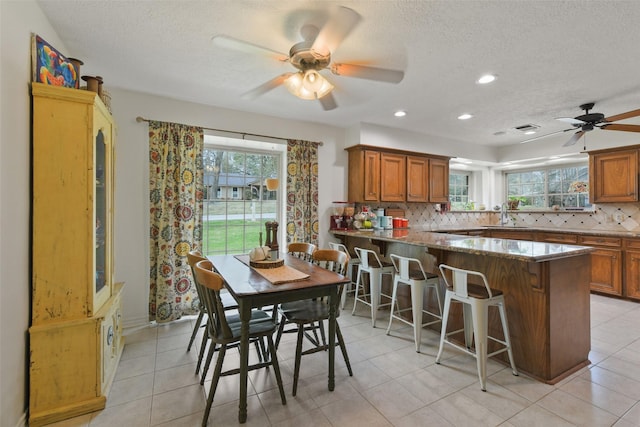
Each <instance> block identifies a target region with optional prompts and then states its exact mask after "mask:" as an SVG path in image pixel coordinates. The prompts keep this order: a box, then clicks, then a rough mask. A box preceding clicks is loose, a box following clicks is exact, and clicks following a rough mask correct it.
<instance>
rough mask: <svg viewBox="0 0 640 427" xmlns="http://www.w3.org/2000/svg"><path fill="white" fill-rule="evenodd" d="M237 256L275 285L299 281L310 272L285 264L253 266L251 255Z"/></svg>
mask: <svg viewBox="0 0 640 427" xmlns="http://www.w3.org/2000/svg"><path fill="white" fill-rule="evenodd" d="M235 257H236V259H238V260H239V261H240V262H242V263H243V264H245V265H247V266H249V268H251V269H253V271H255V272H256V273H258V274H260V275H261V276H262V277H264V278H265V279H267V280H268V281H269V282H271V283H272V284H274V285H278V284H280V283H289V282H297V281H300V280H306V279H308V278H309V275H308V274H306V273H303V272H301V271H298V270H296V269H295V268H292V267H289V266H288V265H283V266H282V267H276V268H253V267H251V265H250V264H249V255H235Z"/></svg>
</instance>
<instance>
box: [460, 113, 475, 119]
mask: <svg viewBox="0 0 640 427" xmlns="http://www.w3.org/2000/svg"><path fill="white" fill-rule="evenodd" d="M471 117H473V116H472V115H471V114H469V113H464V114H461V115H459V116H458V120H469V119H470V118H471Z"/></svg>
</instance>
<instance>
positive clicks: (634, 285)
mask: <svg viewBox="0 0 640 427" xmlns="http://www.w3.org/2000/svg"><path fill="white" fill-rule="evenodd" d="M624 248H625V253H624V288H625V289H624V291H625V296H626V297H628V298H632V299H636V300H640V239H625V241H624Z"/></svg>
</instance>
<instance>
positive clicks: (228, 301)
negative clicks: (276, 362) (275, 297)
mask: <svg viewBox="0 0 640 427" xmlns="http://www.w3.org/2000/svg"><path fill="white" fill-rule="evenodd" d="M206 260H207V258H205V257H203V256H202V254H200V252H198V251H191V252H189V253H188V254H187V261H188V262H189V266H190V267H191V272H192V273H193V282H194V284H195V287H196V292H197V293H198V300H199V301H198V305H199V307H200V313H199V314H198V318H197V319H196V323H195V325H194V327H193V332H192V333H191V338H190V340H189V345H188V346H187V351H190V350H191V345H192V344H193V341H194V339H195V337H196V335H197V333H198V330H199V329H200V328H206V326H207V322H206V320H205V321H204V322H203V319H204V316H205V315H207V308H206V306H205V305H204V297H203V295H202V292H203V291H202V286H201V285H200V284H199V283H198V280H196V274H195V271H194V268H195V266H196V264H197V263H198V262H200V261H206ZM220 300H221V302H222V306H223V307H224V309H225V310H226V311H231V310H237V308H238V303H237V302H236V300H235V299H234V298H233V296H231V294H230V293H229V292H228V291H227V290H226V289H221V290H220ZM233 316H234V317H233V319H232V320H234V321H235V320H239V316H238V314H237V313H235V314H233ZM268 318H269V315H268V314H267V313H264V312H260V311H257V310H254V311H252V312H251V320H252V321H256V322H257V321H264V320H268ZM209 338H210V337H209V334H208V332H207V330H206V329H205V331H204V333H203V334H202V343H201V345H200V352H199V353H198V363H197V364H196V375H197V374H198V372H199V371H200V367H201V366H202V361H203V358H204V353H205V351H206V347H207V342H208V341H209ZM256 346H257V348H258V350H259V351H258V356H259V357H260V358H261V360H262V359H264V358H265V357H266V348H265V346H264V342H262V341H260V342H256ZM215 351H216V347H215V345H214V344H212V347H210V348H209V355H208V356H207V360H206V362H205V364H204V367H203V369H202V378H201V380H200V383H201V384H204V379H205V377H206V376H207V371H208V370H209V365H210V364H211V359H212V358H213V353H214V352H215Z"/></svg>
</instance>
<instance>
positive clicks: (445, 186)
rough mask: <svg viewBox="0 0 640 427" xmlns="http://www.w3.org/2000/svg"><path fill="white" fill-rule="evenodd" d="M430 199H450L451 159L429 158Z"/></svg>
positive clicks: (434, 200) (445, 200)
mask: <svg viewBox="0 0 640 427" xmlns="http://www.w3.org/2000/svg"><path fill="white" fill-rule="evenodd" d="M429 201H430V202H432V203H447V202H448V201H449V160H448V159H447V160H445V159H433V158H432V159H429Z"/></svg>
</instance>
